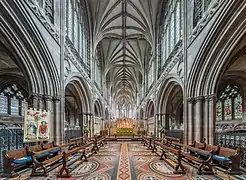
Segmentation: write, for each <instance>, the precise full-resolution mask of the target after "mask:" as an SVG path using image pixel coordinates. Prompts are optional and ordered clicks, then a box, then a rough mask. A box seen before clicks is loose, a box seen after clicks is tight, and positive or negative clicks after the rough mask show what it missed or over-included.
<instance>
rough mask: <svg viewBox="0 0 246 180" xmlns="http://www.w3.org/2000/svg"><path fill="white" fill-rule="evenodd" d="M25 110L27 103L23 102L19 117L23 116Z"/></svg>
mask: <svg viewBox="0 0 246 180" xmlns="http://www.w3.org/2000/svg"><path fill="white" fill-rule="evenodd" d="M25 109H27V102H26V101H25V100H24V101H22V102H21V115H22V116H24V112H25Z"/></svg>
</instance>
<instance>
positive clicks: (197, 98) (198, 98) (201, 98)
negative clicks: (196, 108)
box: [194, 96, 205, 102]
mask: <svg viewBox="0 0 246 180" xmlns="http://www.w3.org/2000/svg"><path fill="white" fill-rule="evenodd" d="M204 99H205V98H204V96H197V97H195V98H194V100H195V102H202V101H203V100H204Z"/></svg>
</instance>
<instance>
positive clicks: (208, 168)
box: [173, 142, 213, 174]
mask: <svg viewBox="0 0 246 180" xmlns="http://www.w3.org/2000/svg"><path fill="white" fill-rule="evenodd" d="M173 144H174V145H175V146H177V147H179V148H180V149H183V150H184V149H188V150H189V151H190V152H193V153H196V154H198V155H204V157H206V158H205V159H204V158H200V157H197V156H195V154H190V153H186V152H184V151H181V155H182V156H183V157H182V160H183V161H186V162H187V163H189V164H191V165H193V166H194V167H196V168H197V169H198V174H213V170H212V156H213V154H211V153H210V152H208V151H205V150H202V149H199V148H196V147H192V146H189V145H185V144H182V143H178V142H173Z"/></svg>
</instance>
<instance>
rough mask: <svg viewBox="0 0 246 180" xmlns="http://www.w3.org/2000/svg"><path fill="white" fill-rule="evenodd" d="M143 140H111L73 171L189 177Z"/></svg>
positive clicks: (100, 176) (157, 179) (87, 176)
mask: <svg viewBox="0 0 246 180" xmlns="http://www.w3.org/2000/svg"><path fill="white" fill-rule="evenodd" d="M172 172H173V169H172V168H171V167H170V166H169V165H167V164H166V163H165V162H164V161H160V160H159V157H158V156H157V155H156V154H155V153H152V152H151V151H150V150H148V149H147V148H146V147H145V146H143V145H142V144H141V143H140V142H124V141H122V142H108V143H107V144H105V146H104V147H102V148H100V151H99V153H98V154H94V155H93V156H92V157H91V158H89V161H88V162H84V163H83V164H82V165H80V166H79V167H78V168H76V169H75V171H74V172H73V173H72V176H73V177H74V178H79V179H83V180H95V179H96V180H108V179H111V180H137V179H141V180H164V179H167V180H169V179H174V180H186V179H187V177H186V176H185V175H179V174H178V175H176V174H173V173H172Z"/></svg>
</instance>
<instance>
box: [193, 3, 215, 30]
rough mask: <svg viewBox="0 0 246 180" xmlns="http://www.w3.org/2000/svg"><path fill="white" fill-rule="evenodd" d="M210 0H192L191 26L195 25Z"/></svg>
mask: <svg viewBox="0 0 246 180" xmlns="http://www.w3.org/2000/svg"><path fill="white" fill-rule="evenodd" d="M210 3H211V0H194V1H193V5H194V9H193V27H196V25H197V24H198V22H199V20H200V19H201V18H202V16H203V14H204V13H205V12H206V11H207V9H208V8H209V5H210Z"/></svg>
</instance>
